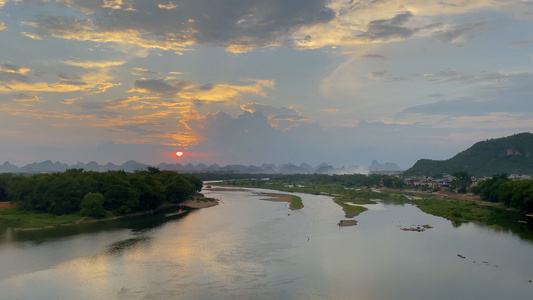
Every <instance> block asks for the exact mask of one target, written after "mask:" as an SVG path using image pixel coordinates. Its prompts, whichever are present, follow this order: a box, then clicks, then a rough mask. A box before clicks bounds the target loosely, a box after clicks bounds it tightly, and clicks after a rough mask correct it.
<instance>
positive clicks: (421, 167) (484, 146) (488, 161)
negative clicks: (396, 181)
mask: <svg viewBox="0 0 533 300" xmlns="http://www.w3.org/2000/svg"><path fill="white" fill-rule="evenodd" d="M457 171H467V172H468V173H470V174H471V175H473V176H476V177H482V176H491V175H493V174H498V173H507V174H514V173H518V174H533V134H532V133H529V132H525V133H520V134H515V135H512V136H508V137H504V138H499V139H491V140H486V141H482V142H478V143H476V144H474V145H473V146H472V147H470V148H468V149H467V150H465V151H463V152H461V153H459V154H457V155H455V156H454V157H452V158H450V159H447V160H440V161H438V160H430V159H421V160H419V161H417V162H416V163H415V164H414V165H413V166H412V167H411V168H410V169H409V170H407V171H405V172H404V175H405V176H421V175H425V176H433V177H438V176H440V175H442V173H449V174H453V173H454V172H457Z"/></svg>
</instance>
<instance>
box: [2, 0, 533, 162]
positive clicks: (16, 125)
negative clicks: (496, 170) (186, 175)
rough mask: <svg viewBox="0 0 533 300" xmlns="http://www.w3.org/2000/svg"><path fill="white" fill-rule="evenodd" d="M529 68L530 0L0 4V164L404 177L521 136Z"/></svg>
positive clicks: (44, 0)
mask: <svg viewBox="0 0 533 300" xmlns="http://www.w3.org/2000/svg"><path fill="white" fill-rule="evenodd" d="M532 59H533V1H530V0H498V1H496V0H494V1H493V0H440V1H433V0H404V1H401V0H399V1H388V0H361V1H354V0H351V1H348V0H328V1H325V0H324V1H323V0H182V1H178V0H55V1H51V0H0V128H1V129H0V160H2V161H9V162H11V163H13V164H15V165H19V166H21V165H25V164H27V163H31V162H41V161H44V160H52V161H60V162H62V163H67V164H75V163H77V162H85V163H87V162H90V161H96V162H98V163H100V164H105V163H107V162H113V163H117V164H121V163H124V162H126V161H128V160H136V161H137V162H141V163H146V164H152V165H156V164H158V163H161V162H165V163H181V164H187V163H193V164H196V163H204V164H208V165H209V164H214V163H217V164H219V165H227V164H244V165H250V164H253V165H261V164H263V163H274V164H284V163H289V162H291V163H294V164H301V163H304V162H305V163H308V164H311V165H318V164H320V163H327V164H330V165H333V166H337V167H339V166H347V167H348V166H363V167H367V166H369V165H370V163H371V161H372V160H374V159H375V160H377V161H379V162H381V163H385V162H392V163H396V164H397V165H398V166H400V167H401V168H402V169H407V168H409V167H411V166H412V165H413V164H414V163H415V162H416V161H417V160H418V159H421V158H429V159H439V160H441V159H448V158H451V157H453V156H454V155H455V154H457V153H458V152H460V151H463V150H465V149H467V148H468V147H470V146H471V145H473V144H474V143H476V142H478V141H482V140H486V139H490V138H499V137H504V136H509V135H512V134H515V133H521V132H530V131H532V127H533V101H532V100H533V99H532V96H533V64H532V63H533V61H532ZM176 151H183V152H184V153H185V154H184V155H183V156H182V157H178V156H176V155H175V153H176ZM0 163H1V162H0Z"/></svg>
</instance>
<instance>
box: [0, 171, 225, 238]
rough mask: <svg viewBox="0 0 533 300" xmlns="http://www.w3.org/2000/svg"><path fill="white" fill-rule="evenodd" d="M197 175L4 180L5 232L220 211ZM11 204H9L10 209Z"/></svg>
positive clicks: (0, 195)
mask: <svg viewBox="0 0 533 300" xmlns="http://www.w3.org/2000/svg"><path fill="white" fill-rule="evenodd" d="M202 188H203V183H202V181H201V180H200V179H198V178H197V177H194V176H192V175H183V174H179V173H176V172H172V171H160V170H159V169H157V168H154V167H150V168H148V170H146V171H136V172H134V173H126V172H124V171H107V172H104V173H99V172H94V171H84V170H83V169H70V170H67V171H65V172H62V173H43V174H33V175H19V174H10V173H5V174H0V203H2V204H1V206H0V208H4V209H1V210H0V226H1V227H10V228H19V229H27V228H50V227H54V226H59V225H64V224H82V223H89V222H99V221H104V220H115V219H120V218H124V217H131V216H139V215H147V214H153V213H155V212H157V211H158V210H161V209H163V208H166V207H170V206H188V207H191V208H202V207H207V206H212V205H216V204H217V203H218V202H217V201H216V200H214V199H208V198H205V197H204V195H203V194H201V193H200V191H201V190H202ZM8 203H9V204H8Z"/></svg>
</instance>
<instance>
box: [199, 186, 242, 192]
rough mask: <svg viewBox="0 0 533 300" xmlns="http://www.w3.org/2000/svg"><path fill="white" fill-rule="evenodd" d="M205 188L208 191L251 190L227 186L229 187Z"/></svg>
mask: <svg viewBox="0 0 533 300" xmlns="http://www.w3.org/2000/svg"><path fill="white" fill-rule="evenodd" d="M205 189H206V190H208V191H213V192H246V191H249V190H247V189H243V188H227V187H213V188H205Z"/></svg>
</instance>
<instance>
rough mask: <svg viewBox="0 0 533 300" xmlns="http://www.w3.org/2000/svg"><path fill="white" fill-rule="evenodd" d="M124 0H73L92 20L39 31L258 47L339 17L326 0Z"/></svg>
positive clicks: (45, 21) (41, 23)
mask: <svg viewBox="0 0 533 300" xmlns="http://www.w3.org/2000/svg"><path fill="white" fill-rule="evenodd" d="M125 3H127V4H121V5H120V6H121V7H120V9H112V8H110V7H103V6H102V1H101V0H93V1H91V0H71V1H69V5H70V6H71V7H75V8H77V9H78V10H80V11H83V12H86V13H87V12H89V13H88V14H87V17H88V18H89V19H74V18H71V17H62V16H53V17H43V18H40V19H39V20H38V21H37V25H38V29H39V31H40V34H41V35H50V36H58V37H70V36H73V35H75V34H76V33H85V32H87V31H94V32H96V31H98V32H101V33H105V32H109V33H120V32H128V31H130V30H134V31H137V32H139V33H140V34H141V38H142V39H143V40H145V42H146V41H148V42H149V43H153V44H158V43H169V44H182V45H186V44H190V43H205V44H210V45H214V46H219V47H230V46H239V47H250V48H253V47H264V46H268V45H271V44H279V43H286V42H287V37H288V36H289V35H290V34H291V33H292V32H294V31H295V30H297V29H299V28H301V27H302V26H308V25H313V24H317V23H326V22H329V21H330V20H332V19H333V18H334V17H335V13H334V11H333V10H331V9H329V8H328V7H327V6H326V4H327V1H325V0H291V1H287V0H270V1H263V0H183V1H179V2H175V3H174V2H172V1H170V2H169V1H168V0H152V1H127V2H125ZM172 3H174V4H173V5H169V4H172ZM116 8H119V7H118V6H117V7H116ZM102 38H104V37H102ZM104 39H105V38H104Z"/></svg>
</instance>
